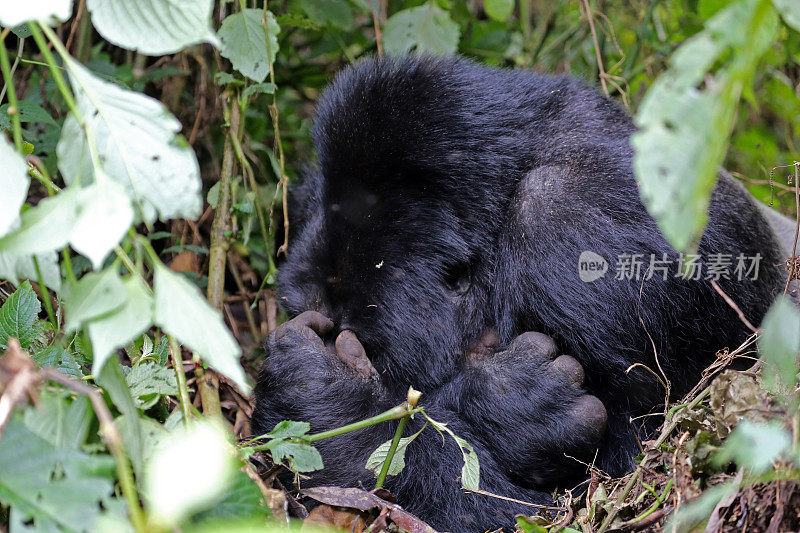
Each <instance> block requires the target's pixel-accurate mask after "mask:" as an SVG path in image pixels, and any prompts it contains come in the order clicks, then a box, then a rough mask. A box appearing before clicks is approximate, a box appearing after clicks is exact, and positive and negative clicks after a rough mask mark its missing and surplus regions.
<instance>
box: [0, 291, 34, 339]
mask: <svg viewBox="0 0 800 533" xmlns="http://www.w3.org/2000/svg"><path fill="white" fill-rule="evenodd" d="M41 310H42V304H40V303H39V300H38V299H37V298H36V293H35V292H33V288H32V287H31V284H30V283H29V282H27V281H25V282H23V283H22V285H20V286H19V288H18V289H17V290H16V291H14V294H12V295H11V296H10V297H9V298H8V300H6V301H5V303H3V307H0V348H3V349H5V348H7V347H8V339H9V338H10V337H15V338H16V339H17V340H18V341H19V344H20V346H22V348H23V349H27V348H28V346H30V344H31V343H32V342H33V340H34V339H35V338H36V335H37V334H38V333H39V328H38V327H37V326H36V321H37V319H38V317H39V311H41Z"/></svg>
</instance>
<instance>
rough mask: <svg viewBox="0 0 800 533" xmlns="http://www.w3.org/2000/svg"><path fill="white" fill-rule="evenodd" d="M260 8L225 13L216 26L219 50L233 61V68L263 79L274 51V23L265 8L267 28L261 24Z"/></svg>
mask: <svg viewBox="0 0 800 533" xmlns="http://www.w3.org/2000/svg"><path fill="white" fill-rule="evenodd" d="M263 18H264V12H263V11H262V10H260V9H243V10H242V11H240V12H239V13H234V14H232V15H228V16H227V17H225V20H223V21H222V26H221V27H220V29H219V37H220V39H222V50H221V53H222V55H223V56H225V57H226V58H228V59H230V61H231V63H233V68H235V69H236V70H238V71H239V72H241V73H242V74H244V75H245V76H247V77H248V78H250V79H252V80H255V81H259V82H261V81H264V80H265V79H266V78H267V74H269V66H270V64H271V63H273V62H274V61H275V55H276V54H277V53H278V33H279V32H280V30H281V29H280V26H278V23H277V21H276V20H275V16H274V15H273V14H272V13H271V12H269V11H267V32H268V33H269V50H267V32H265V30H264V25H263V22H262V21H263Z"/></svg>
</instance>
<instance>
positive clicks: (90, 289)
mask: <svg viewBox="0 0 800 533" xmlns="http://www.w3.org/2000/svg"><path fill="white" fill-rule="evenodd" d="M124 302H125V289H124V288H123V286H122V280H121V279H120V277H119V274H118V273H117V270H116V268H114V267H111V268H109V269H108V270H106V271H105V272H91V273H89V274H86V275H85V276H84V277H83V278H81V280H80V281H79V282H78V283H76V284H75V285H73V286H72V287H70V289H69V291H67V294H66V301H65V307H66V309H67V312H66V318H67V320H66V324H65V326H64V327H65V329H66V330H67V332H71V331H75V330H77V329H79V328H80V327H81V325H82V324H83V323H84V322H86V321H88V320H91V319H93V318H98V317H101V316H103V315H107V314H109V313H111V312H112V311H116V310H117V309H119V308H120V307H122V305H123V304H124Z"/></svg>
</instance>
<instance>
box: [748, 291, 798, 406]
mask: <svg viewBox="0 0 800 533" xmlns="http://www.w3.org/2000/svg"><path fill="white" fill-rule="evenodd" d="M761 327H762V330H763V331H762V333H761V338H760V339H759V340H758V348H759V350H760V351H761V355H762V357H763V358H764V360H765V361H766V363H767V366H766V367H765V369H764V382H765V383H766V384H767V385H769V386H770V387H775V386H776V385H779V384H780V385H782V386H783V387H785V388H788V390H794V386H795V382H796V380H797V356H798V352H800V312H798V311H797V307H796V306H795V305H794V304H793V303H792V302H791V300H789V299H787V298H785V297H780V298H778V299H777V300H776V301H775V303H774V304H772V307H770V309H769V312H768V313H767V316H766V317H764V322H763V323H762V324H761Z"/></svg>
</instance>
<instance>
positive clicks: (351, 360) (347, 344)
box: [336, 330, 375, 378]
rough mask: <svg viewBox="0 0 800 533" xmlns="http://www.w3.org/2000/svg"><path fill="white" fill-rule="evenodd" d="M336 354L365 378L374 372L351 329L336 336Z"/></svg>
mask: <svg viewBox="0 0 800 533" xmlns="http://www.w3.org/2000/svg"><path fill="white" fill-rule="evenodd" d="M336 354H337V355H338V356H339V359H341V360H342V361H343V362H344V363H345V364H346V365H347V366H349V367H350V368H352V369H353V370H354V371H355V372H356V373H358V374H359V375H361V376H364V377H365V378H366V377H370V376H372V375H374V374H375V368H374V367H373V366H372V363H371V362H370V360H369V358H368V357H367V352H366V351H365V350H364V346H363V345H362V344H361V341H359V340H358V337H356V334H355V333H353V332H352V331H350V330H344V331H342V332H341V333H339V336H338V337H336Z"/></svg>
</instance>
